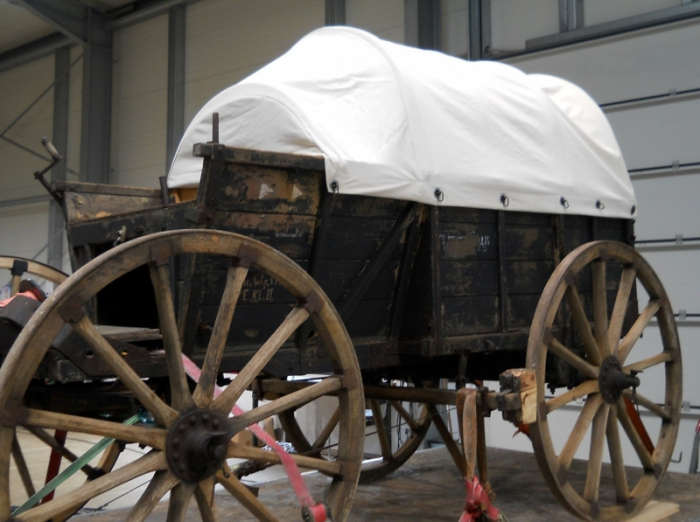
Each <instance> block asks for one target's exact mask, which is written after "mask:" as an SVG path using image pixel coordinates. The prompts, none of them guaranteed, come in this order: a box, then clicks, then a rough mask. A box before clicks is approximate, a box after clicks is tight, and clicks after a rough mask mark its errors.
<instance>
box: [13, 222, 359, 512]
mask: <svg viewBox="0 0 700 522" xmlns="http://www.w3.org/2000/svg"><path fill="white" fill-rule="evenodd" d="M192 254H195V255H197V256H198V257H199V256H211V257H212V258H215V259H216V260H217V261H222V260H223V261H224V264H226V265H227V266H228V269H227V272H226V276H225V285H224V289H223V297H222V299H221V301H220V302H219V305H218V312H217V313H216V320H215V322H214V324H213V327H212V328H211V336H210V338H209V340H208V344H205V345H204V346H205V347H206V351H205V353H204V354H203V355H202V356H201V358H200V364H201V367H202V371H201V375H200V376H199V377H198V381H199V384H197V385H196V386H195V385H194V384H193V382H192V381H190V380H188V377H187V372H186V369H185V361H184V360H183V357H182V355H183V353H188V352H189V350H191V349H192V347H191V346H188V345H187V344H184V343H183V342H182V341H181V338H182V337H183V336H181V335H180V334H181V329H180V326H182V325H180V326H178V324H179V323H178V319H179V317H184V316H185V312H184V311H183V310H185V308H186V306H184V305H183V306H180V307H176V306H175V303H174V301H175V300H174V296H173V292H172V291H171V284H170V283H171V277H170V267H171V266H172V265H177V264H178V263H180V262H186V261H187V260H192V259H193V256H192ZM171 259H175V260H176V262H175V263H171V262H170V260H171ZM226 260H228V263H226ZM141 267H145V270H146V274H149V273H150V278H151V283H152V284H151V286H152V290H153V292H152V295H154V296H155V303H156V308H157V310H156V315H157V318H158V322H159V325H160V333H161V344H159V345H157V346H155V347H151V348H150V349H154V350H155V354H156V356H158V357H161V360H162V364H161V366H160V367H159V368H158V370H157V372H156V374H158V375H167V380H166V383H167V385H165V386H163V379H160V378H152V379H143V378H141V377H140V376H139V374H138V373H137V372H136V371H135V370H134V369H133V368H132V367H131V366H130V365H129V364H127V362H126V359H125V358H124V357H123V356H124V355H125V354H124V353H123V352H119V351H117V350H115V349H113V347H112V345H111V344H110V342H109V341H108V339H107V338H105V337H104V336H103V335H102V333H100V329H98V328H96V326H95V324H94V323H93V322H92V321H91V320H90V318H89V315H88V313H86V310H85V307H84V306H83V305H84V303H86V302H87V301H89V300H91V299H92V298H93V297H94V296H95V295H96V294H97V293H98V292H99V291H100V290H102V289H103V288H105V287H106V286H107V285H109V284H111V283H113V282H114V281H117V280H119V279H120V278H121V277H122V276H124V275H125V274H129V273H131V272H133V271H134V270H138V269H141ZM249 271H256V273H262V274H265V275H266V276H269V277H271V278H273V279H274V280H275V281H276V282H277V283H278V284H279V285H280V287H281V288H284V289H285V290H286V291H287V292H288V294H289V295H290V306H289V308H288V309H285V310H286V311H285V314H286V317H284V316H282V317H281V318H280V321H281V322H279V323H275V325H274V326H273V329H274V328H275V327H276V329H275V330H274V333H272V334H271V335H270V336H269V337H268V338H267V340H266V341H265V342H264V343H263V344H262V345H261V346H258V347H256V348H255V349H253V350H250V348H252V346H250V345H247V346H246V347H245V349H246V353H250V358H249V359H247V362H245V363H244V364H242V365H241V366H242V367H241V368H240V372H239V373H238V375H237V377H236V378H235V379H233V381H232V383H231V384H230V385H229V386H228V387H227V388H226V389H225V390H224V391H223V392H222V393H221V394H220V395H219V394H218V393H215V385H216V381H217V377H218V375H219V374H220V372H221V369H222V367H223V366H222V364H226V358H227V356H228V355H229V354H230V352H229V351H228V350H227V349H226V348H227V347H230V346H231V345H230V344H229V343H228V339H229V332H232V331H234V330H233V329H234V328H236V329H238V331H240V330H241V329H244V328H245V327H246V326H245V324H241V319H242V318H244V315H245V314H236V313H235V312H236V308H237V306H236V304H237V302H238V301H239V297H240V296H241V290H242V288H243V286H244V283H245V281H246V278H247V277H248V272H249ZM142 273H143V271H142ZM193 291H194V290H193ZM149 292H150V289H147V288H145V287H144V286H141V287H137V288H134V289H133V298H134V299H144V298H145V296H146V295H147V294H148V293H149ZM184 295H187V293H186V292H185V293H184ZM185 302H186V301H185ZM125 304H126V303H125ZM181 304H182V303H181ZM251 306H255V305H254V304H252V305H251ZM239 308H241V307H239ZM283 308H284V307H283ZM307 319H311V320H312V321H313V322H314V325H315V329H316V331H317V332H318V334H319V336H320V339H321V342H323V346H324V348H325V349H326V350H325V351H326V353H327V354H328V364H327V365H326V367H327V368H328V373H326V374H324V375H319V376H318V378H319V382H318V384H317V385H315V386H310V387H309V388H307V389H305V390H302V391H300V392H299V393H293V394H290V395H287V396H285V397H283V398H281V399H278V400H274V401H271V402H269V403H267V404H265V405H262V406H260V407H258V408H254V409H252V410H250V411H248V412H246V413H243V414H241V415H239V416H236V417H234V418H233V419H230V418H228V413H229V412H230V411H231V410H232V408H233V407H234V405H235V403H236V402H237V401H238V399H239V397H240V396H241V394H242V393H243V391H244V390H246V389H247V388H249V387H250V385H251V384H252V383H253V381H254V380H255V379H256V378H257V377H258V375H259V374H261V373H263V372H264V368H265V367H266V366H267V365H268V363H269V362H270V361H271V360H272V359H273V358H274V357H275V354H277V353H278V352H279V351H280V350H281V349H284V350H287V351H289V349H292V350H293V348H292V347H290V343H289V342H288V340H289V339H290V338H291V339H294V333H295V331H296V330H297V328H298V327H299V326H301V325H302V324H304V322H305V321H306V320H307ZM66 324H68V325H70V326H71V328H72V329H73V330H74V331H75V332H76V333H77V334H78V335H79V336H80V337H81V338H82V340H83V341H84V342H85V343H87V345H88V347H89V348H88V349H89V350H90V353H91V354H92V355H93V356H95V357H99V358H100V359H101V360H102V362H103V363H104V365H106V366H107V367H109V369H110V371H111V372H112V374H113V376H114V377H116V378H117V379H118V381H119V382H121V385H123V387H124V388H125V389H126V392H125V393H128V394H130V397H132V399H133V401H134V402H136V403H137V404H140V406H141V407H142V409H143V410H145V412H147V413H145V412H144V413H143V417H144V418H146V417H147V418H150V419H152V423H148V422H146V423H139V424H136V425H126V424H120V423H119V422H112V421H111V420H109V418H95V417H90V416H85V415H80V414H75V413H73V414H68V413H63V412H61V411H52V410H51V409H46V408H43V407H41V405H38V406H37V405H36V404H35V403H31V402H30V401H29V400H28V397H29V395H28V393H27V392H28V390H31V388H32V386H33V385H36V379H35V376H36V375H37V370H38V369H39V367H40V363H41V361H42V358H43V357H44V355H45V354H46V353H47V351H48V349H49V347H50V345H51V344H52V342H53V341H54V339H55V338H56V336H57V335H58V334H59V333H60V332H61V331H62V330H63V329H64V327H65V325H66ZM122 326H123V325H122ZM183 328H184V327H183ZM283 345H284V346H285V348H283ZM248 350H250V352H248ZM239 353H240V352H239ZM222 361H223V363H222ZM188 368H189V367H188ZM190 370H191V368H190V369H189V370H188V371H190ZM227 371H229V370H227ZM359 375H360V374H359V368H358V364H357V359H356V356H355V352H354V350H353V346H352V343H351V341H350V338H349V336H348V334H347V331H346V330H345V328H344V326H343V324H342V322H341V320H340V318H339V316H338V314H337V312H336V311H335V309H334V308H333V306H332V305H331V303H330V301H329V300H328V298H327V297H326V296H325V294H324V293H323V291H322V290H321V289H320V287H319V286H318V285H317V284H316V283H315V282H314V281H313V279H311V277H310V276H309V275H308V274H307V273H306V272H305V271H304V270H303V269H301V268H300V267H299V266H298V265H296V264H295V263H294V262H293V261H291V260H290V259H289V258H287V257H285V256H284V255H282V254H281V253H279V252H278V251H276V250H274V249H273V248H270V247H269V246H266V245H264V244H262V243H260V242H257V241H254V240H251V239H249V238H246V237H244V236H240V235H237V234H231V233H226V232H216V231H198V230H192V231H176V232H163V233H160V234H154V235H152V236H147V237H144V238H140V239H136V240H133V241H130V242H128V243H124V244H123V245H120V246H118V247H116V248H114V249H112V250H110V251H108V252H107V253H105V254H103V255H102V256H100V257H98V258H96V259H94V260H93V261H91V262H90V263H88V264H87V265H85V266H84V267H83V268H81V269H80V270H79V271H77V272H76V273H75V274H73V276H71V277H70V278H69V279H68V280H66V281H65V282H64V283H63V284H61V285H60V287H59V288H58V290H57V291H55V292H54V293H53V294H52V295H51V296H50V297H49V298H48V299H47V300H46V302H45V303H44V304H43V305H42V307H41V308H40V309H39V310H38V311H37V312H36V313H35V314H34V315H33V317H32V318H31V320H30V321H29V323H28V324H27V326H26V327H25V328H24V329H23V330H22V332H21V333H20V336H19V337H18V339H17V341H16V342H15V344H14V346H13V347H12V349H11V351H10V353H9V354H8V356H7V358H6V360H5V363H4V364H3V366H2V368H0V520H10V519H12V520H23V521H37V522H39V521H45V520H51V519H53V518H54V517H56V516H57V515H62V514H64V513H66V512H71V510H75V509H76V508H77V507H79V506H82V505H83V504H85V503H86V502H89V501H90V500H92V499H96V498H97V497H98V496H100V495H103V494H109V493H110V492H112V491H113V490H116V488H119V487H122V486H125V485H127V484H129V483H130V481H132V480H134V479H135V482H136V483H137V484H139V483H143V482H146V483H147V484H148V486H147V487H146V488H145V491H143V493H142V494H141V495H140V497H139V498H138V500H137V502H136V504H135V505H134V507H133V508H131V509H130V511H129V514H128V515H127V520H129V521H136V520H145V519H146V518H147V517H148V516H149V514H150V513H151V512H152V511H153V510H154V509H155V507H156V506H157V504H158V503H159V502H160V500H161V499H162V498H163V497H164V496H165V495H166V494H167V493H169V494H170V499H169V502H168V506H167V509H168V516H167V519H168V520H169V521H182V520H185V519H187V520H193V519H197V518H199V519H201V520H203V521H206V522H209V521H214V520H218V519H219V518H220V513H219V510H220V507H217V501H216V498H217V496H214V494H213V493H214V485H215V483H219V484H221V486H223V488H224V489H225V490H226V491H228V492H229V493H230V494H231V496H232V497H233V498H234V499H236V500H237V501H238V502H239V503H240V504H242V505H243V506H244V507H245V508H246V509H247V510H248V512H249V513H250V514H251V516H253V517H254V518H256V519H258V520H265V521H275V520H294V519H301V508H300V507H299V506H290V509H291V511H285V513H283V514H279V513H275V511H274V510H273V509H270V508H269V507H268V506H267V505H266V504H265V500H264V498H265V497H264V495H263V494H262V492H261V495H260V497H256V496H255V495H254V494H253V493H252V492H251V491H250V489H248V488H247V487H246V486H244V485H243V483H242V482H241V481H240V480H239V479H238V477H237V475H236V473H234V472H233V470H232V468H231V466H232V463H231V461H230V460H229V459H236V458H238V459H252V460H253V461H256V462H263V463H275V462H279V458H278V457H277V455H276V454H275V453H274V452H272V451H268V450H267V449H265V448H254V447H251V446H249V445H245V444H244V443H239V442H238V441H237V440H234V439H230V438H229V435H231V434H232V433H234V432H238V431H239V430H241V429H244V428H245V427H246V426H249V425H251V424H254V423H257V422H262V421H265V420H266V419H268V418H270V417H271V416H272V415H275V414H277V413H279V412H281V411H284V410H286V409H289V408H296V407H299V406H301V405H302V404H306V403H308V402H310V401H313V400H316V399H319V398H322V397H324V395H325V394H333V395H334V397H338V401H339V404H340V411H339V427H340V435H339V440H338V446H337V448H336V449H335V457H336V458H335V460H334V461H332V462H327V461H324V460H320V459H313V458H309V457H306V456H303V455H292V456H291V458H292V459H293V460H295V461H296V462H297V464H298V465H299V466H303V467H304V468H305V471H306V470H313V469H316V470H320V471H323V472H324V473H326V474H327V475H328V478H326V477H320V478H319V480H314V482H313V484H310V486H309V489H311V490H312V494H313V496H314V500H315V501H317V502H326V503H327V504H328V506H329V507H330V509H331V512H332V515H333V519H334V520H336V521H344V520H345V519H346V518H347V515H348V512H349V510H350V505H351V502H352V498H353V496H354V493H355V489H356V487H357V479H358V475H359V469H360V466H359V462H360V459H361V456H362V437H361V433H362V431H363V411H364V400H363V396H362V383H361V379H360V378H359ZM41 384H45V383H44V381H43V380H42V381H41ZM88 400H89V399H88ZM93 409H94V408H93ZM24 428H32V429H33V428H41V429H43V430H49V429H60V430H65V431H69V432H72V433H75V434H85V435H90V436H98V437H112V438H115V439H117V440H119V441H122V442H123V443H136V444H138V445H139V446H140V447H141V448H142V453H143V454H142V455H140V456H139V457H137V458H136V459H135V460H133V461H132V462H129V463H127V464H125V465H124V466H122V467H118V468H117V469H114V470H112V471H111V472H109V473H106V474H104V475H102V476H100V477H97V478H95V479H94V480H91V481H89V482H88V483H83V485H82V486H80V487H77V488H75V489H68V490H64V491H62V490H61V489H59V490H57V492H56V495H55V498H54V499H53V500H51V501H49V502H46V503H44V504H40V505H36V506H34V507H30V508H28V509H26V510H24V511H23V512H22V513H17V512H15V507H16V503H15V502H14V501H13V498H12V495H11V486H12V484H10V478H9V477H10V474H9V472H10V468H11V461H12V458H11V455H12V446H13V440H14V439H15V433H16V432H17V431H18V430H19V429H24ZM149 477H150V478H149ZM127 488H128V487H127ZM188 506H191V507H190V510H189V512H188ZM193 511H196V512H198V516H197V515H194V516H195V518H192V517H193ZM289 513H296V514H297V515H296V517H295V516H290V515H289Z"/></svg>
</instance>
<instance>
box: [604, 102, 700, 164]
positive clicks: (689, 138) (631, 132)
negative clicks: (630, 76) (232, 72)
mask: <svg viewBox="0 0 700 522" xmlns="http://www.w3.org/2000/svg"><path fill="white" fill-rule="evenodd" d="M607 117H608V121H610V124H611V125H612V128H613V130H614V131H615V136H616V137H617V141H618V143H619V144H620V149H621V150H622V154H623V156H624V158H625V162H626V163H627V168H629V169H637V168H645V167H656V166H662V165H671V163H673V162H674V161H679V162H680V163H697V162H700V148H698V132H697V123H698V122H699V121H700V99H698V98H696V99H683V98H681V99H679V100H678V101H675V102H672V103H664V104H660V105H654V106H651V107H645V108H634V109H628V110H621V111H615V112H609V113H608V114H607Z"/></svg>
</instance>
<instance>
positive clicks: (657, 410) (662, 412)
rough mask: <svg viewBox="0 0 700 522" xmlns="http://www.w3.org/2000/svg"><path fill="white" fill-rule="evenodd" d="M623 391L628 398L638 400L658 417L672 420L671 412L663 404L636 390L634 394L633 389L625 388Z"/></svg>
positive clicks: (638, 402)
mask: <svg viewBox="0 0 700 522" xmlns="http://www.w3.org/2000/svg"><path fill="white" fill-rule="evenodd" d="M622 393H623V395H624V396H625V397H626V398H628V399H630V400H634V401H636V402H637V404H639V405H640V406H642V407H643V408H646V409H647V410H649V411H650V412H652V413H653V414H654V415H656V416H657V417H660V418H662V419H666V420H671V414H670V413H669V412H668V410H666V408H664V407H663V406H659V405H658V404H656V403H655V402H654V401H652V400H649V399H647V398H646V397H645V396H644V395H642V394H641V393H639V392H638V391H635V393H634V394H633V393H632V391H631V390H625V391H623V392H622Z"/></svg>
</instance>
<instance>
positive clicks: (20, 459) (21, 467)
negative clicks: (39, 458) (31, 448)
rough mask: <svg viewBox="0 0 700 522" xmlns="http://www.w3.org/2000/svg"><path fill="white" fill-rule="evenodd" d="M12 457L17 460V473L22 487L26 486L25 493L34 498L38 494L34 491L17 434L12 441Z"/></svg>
mask: <svg viewBox="0 0 700 522" xmlns="http://www.w3.org/2000/svg"><path fill="white" fill-rule="evenodd" d="M12 457H13V458H14V459H15V466H17V471H18V472H19V476H20V478H21V479H22V485H23V486H24V491H25V492H26V493H27V497H32V496H34V495H35V494H36V489H34V484H33V483H32V477H31V475H30V474H29V468H27V461H26V460H25V459H24V453H22V448H21V447H20V445H19V440H17V435H16V434H15V437H14V438H13V439H12Z"/></svg>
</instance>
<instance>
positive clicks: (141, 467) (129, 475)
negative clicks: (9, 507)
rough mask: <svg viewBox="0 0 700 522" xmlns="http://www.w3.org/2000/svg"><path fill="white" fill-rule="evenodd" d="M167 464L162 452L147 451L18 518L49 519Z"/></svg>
mask: <svg viewBox="0 0 700 522" xmlns="http://www.w3.org/2000/svg"><path fill="white" fill-rule="evenodd" d="M167 466H168V463H167V461H166V460H165V454H164V453H163V452H152V453H148V454H147V455H144V456H143V457H140V458H139V459H138V460H135V461H134V462H131V463H129V464H127V465H125V466H124V467H122V468H119V469H118V470H115V471H112V472H111V473H107V474H106V475H103V476H102V477H99V478H97V479H95V480H92V481H90V482H86V483H85V485H83V486H82V487H81V488H79V489H76V490H74V491H72V492H71V493H70V494H66V495H63V496H62V497H60V498H56V499H54V500H52V501H51V502H48V503H46V504H42V505H40V506H37V507H35V508H33V509H30V510H29V511H26V512H25V513H22V515H21V516H20V520H23V521H25V522H39V521H43V520H49V519H51V518H53V516H54V515H59V514H61V513H64V512H65V511H66V510H69V509H71V508H74V506H76V505H78V506H79V505H82V504H84V503H85V502H87V501H88V500H90V499H91V498H94V497H96V496H97V495H101V494H102V493H105V492H107V491H109V490H111V489H113V488H115V487H117V486H120V485H122V484H125V483H126V482H129V481H130V480H133V479H135V478H137V477H140V476H142V475H145V474H146V473H150V472H152V471H159V470H164V469H166V468H167Z"/></svg>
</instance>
